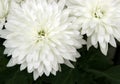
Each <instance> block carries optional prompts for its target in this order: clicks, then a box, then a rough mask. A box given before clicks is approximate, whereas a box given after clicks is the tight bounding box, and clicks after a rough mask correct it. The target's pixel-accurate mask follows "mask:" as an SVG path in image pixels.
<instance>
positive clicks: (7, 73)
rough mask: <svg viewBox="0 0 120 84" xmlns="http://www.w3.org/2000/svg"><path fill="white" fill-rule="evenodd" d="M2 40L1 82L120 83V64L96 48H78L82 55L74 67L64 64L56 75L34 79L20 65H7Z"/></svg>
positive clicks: (0, 51)
mask: <svg viewBox="0 0 120 84" xmlns="http://www.w3.org/2000/svg"><path fill="white" fill-rule="evenodd" d="M0 42H1V43H0V84H120V65H117V66H115V65H113V61H112V60H111V59H109V58H108V57H107V56H104V55H102V53H101V52H100V51H99V50H97V49H95V48H91V49H90V50H89V51H87V50H86V47H83V49H81V50H78V51H79V52H80V53H81V56H82V57H81V58H79V59H77V62H75V63H73V64H74V66H75V68H74V69H71V68H69V67H67V66H65V65H62V72H57V74H56V76H53V75H50V76H49V77H46V76H45V75H43V76H42V77H39V79H38V80H36V81H34V80H33V75H32V73H31V74H29V73H27V70H24V71H20V70H19V65H17V66H15V67H11V68H7V67H6V65H7V63H8V61H9V59H10V58H9V57H7V56H5V55H3V52H4V47H3V46H2V42H3V41H2V40H0Z"/></svg>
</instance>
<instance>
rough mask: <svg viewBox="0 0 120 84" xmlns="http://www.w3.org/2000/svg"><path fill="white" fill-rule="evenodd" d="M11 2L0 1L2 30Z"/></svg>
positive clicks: (7, 0)
mask: <svg viewBox="0 0 120 84" xmlns="http://www.w3.org/2000/svg"><path fill="white" fill-rule="evenodd" d="M9 5H10V0H0V29H2V27H3V25H4V24H5V18H6V16H7V14H8V10H9Z"/></svg>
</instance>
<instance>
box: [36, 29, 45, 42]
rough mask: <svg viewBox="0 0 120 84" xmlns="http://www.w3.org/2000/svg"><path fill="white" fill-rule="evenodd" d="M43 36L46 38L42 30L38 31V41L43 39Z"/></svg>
mask: <svg viewBox="0 0 120 84" xmlns="http://www.w3.org/2000/svg"><path fill="white" fill-rule="evenodd" d="M45 36H46V33H45V31H44V30H40V31H39V32H38V38H39V40H42V39H44V38H45Z"/></svg>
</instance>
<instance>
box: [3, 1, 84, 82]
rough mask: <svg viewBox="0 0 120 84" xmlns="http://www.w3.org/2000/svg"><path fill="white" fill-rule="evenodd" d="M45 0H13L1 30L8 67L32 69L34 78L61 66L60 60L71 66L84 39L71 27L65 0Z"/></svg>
mask: <svg viewBox="0 0 120 84" xmlns="http://www.w3.org/2000/svg"><path fill="white" fill-rule="evenodd" d="M63 1H64V0H63ZM59 3H61V2H60V1H59V2H55V1H53V2H51V3H48V1H47V0H26V1H25V2H24V3H23V4H21V5H18V4H16V3H13V4H12V5H14V8H11V10H10V13H9V15H8V18H7V23H6V29H4V30H2V32H1V37H3V38H4V39H6V41H5V42H4V44H3V45H4V46H5V51H4V54H7V55H8V56H12V57H11V59H10V61H9V63H8V65H7V66H8V67H10V66H14V65H16V64H21V66H20V70H23V69H25V68H27V71H28V72H29V73H31V72H33V74H34V80H36V79H37V78H38V77H39V76H42V75H43V74H44V73H45V75H47V76H49V74H50V73H52V74H54V75H55V74H56V72H57V71H58V70H61V68H60V64H66V65H68V66H70V67H72V68H73V67H74V66H73V65H72V64H71V63H70V61H76V58H78V57H80V54H79V53H78V52H77V50H76V49H79V48H81V47H82V44H85V41H84V40H83V39H82V36H81V35H80V32H79V30H78V29H76V28H74V27H72V24H71V21H70V20H69V10H67V9H64V5H63V4H64V3H65V2H62V4H59Z"/></svg>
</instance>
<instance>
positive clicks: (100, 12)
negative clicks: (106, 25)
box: [93, 8, 105, 19]
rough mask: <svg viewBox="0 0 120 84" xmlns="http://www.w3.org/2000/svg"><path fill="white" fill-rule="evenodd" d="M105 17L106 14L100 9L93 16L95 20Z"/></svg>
mask: <svg viewBox="0 0 120 84" xmlns="http://www.w3.org/2000/svg"><path fill="white" fill-rule="evenodd" d="M104 15H105V12H104V11H103V10H102V9H100V8H97V9H96V10H95V11H94V12H93V16H94V17H95V18H98V19H101V18H102V17H103V16H104Z"/></svg>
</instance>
